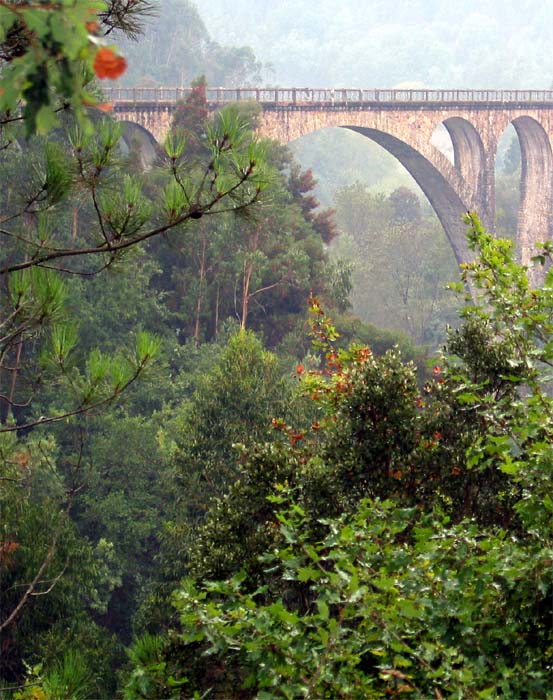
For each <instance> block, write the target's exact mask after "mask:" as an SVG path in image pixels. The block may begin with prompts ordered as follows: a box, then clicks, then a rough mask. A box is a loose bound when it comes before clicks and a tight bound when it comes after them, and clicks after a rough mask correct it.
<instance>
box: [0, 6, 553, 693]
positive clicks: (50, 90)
mask: <svg viewBox="0 0 553 700" xmlns="http://www.w3.org/2000/svg"><path fill="white" fill-rule="evenodd" d="M529 4H531V3H529ZM200 9H201V12H202V14H200V10H198V9H197V8H196V7H195V6H194V5H192V4H191V3H190V2H188V0H180V2H177V0H171V2H170V3H168V2H167V3H165V2H164V3H162V4H161V5H159V6H153V5H150V3H149V2H148V1H147V0H138V1H137V0H110V1H109V2H108V3H107V4H103V3H98V2H94V1H93V0H76V2H75V3H74V4H71V3H67V2H61V3H57V2H52V3H48V4H44V3H42V2H37V3H35V2H30V3H24V4H21V3H18V4H17V5H16V6H15V5H12V4H10V3H8V4H2V3H0V49H1V51H0V61H1V63H0V139H1V148H0V177H1V179H2V183H3V187H2V188H1V190H0V242H1V247H0V516H1V518H0V603H1V604H0V700H111V699H113V700H198V699H199V698H203V699H205V700H303V699H305V698H309V700H335V699H340V698H342V699H343V700H371V699H374V700H385V699H387V698H405V699H407V698H411V699H414V700H429V698H434V699H435V700H446V699H447V700H461V699H463V700H465V699H466V700H483V699H485V698H488V699H492V700H494V699H495V698H497V699H499V698H508V699H512V700H550V698H551V688H552V687H553V620H552V618H551V610H552V609H553V566H552V562H553V530H552V524H553V517H552V516H553V499H552V497H551V493H552V490H551V488H552V465H553V448H552V440H553V403H552V401H553V400H552V398H551V371H550V368H551V366H552V364H553V344H552V342H551V338H552V333H553V322H552V319H553V297H552V293H551V290H552V289H553V268H552V267H551V255H552V247H551V244H550V242H548V243H546V244H545V245H544V246H543V247H542V248H540V250H539V251H537V252H539V255H538V257H537V258H536V260H535V261H534V262H535V264H536V265H538V266H540V270H541V271H542V272H543V276H544V282H543V284H542V285H541V286H538V287H535V288H532V287H530V285H529V282H528V270H527V269H526V268H524V267H523V266H521V265H520V264H519V263H518V262H517V253H516V250H515V248H514V245H513V242H512V241H510V240H508V239H505V238H499V237H495V236H494V235H493V234H491V233H488V232H486V231H485V230H484V229H483V228H482V226H481V224H480V222H479V220H478V215H477V213H470V214H467V216H466V217H465V224H466V226H467V238H468V243H469V245H470V247H471V249H472V250H473V251H474V260H473V262H470V263H467V264H465V265H463V267H462V269H461V270H459V268H458V266H456V264H455V262H454V260H453V257H452V252H451V250H450V248H449V247H448V245H447V243H446V240H445V237H444V234H443V231H442V230H441V229H440V227H439V225H438V224H437V221H436V218H435V216H434V215H433V214H432V212H431V211H430V209H429V206H428V205H427V204H426V203H425V202H424V201H423V199H422V198H421V197H420V196H419V194H418V193H417V192H416V191H415V190H414V189H413V188H412V187H411V183H410V181H409V180H408V179H407V178H406V177H405V175H401V174H400V172H399V170H398V168H397V167H396V165H395V164H394V163H393V162H392V161H390V160H389V159H387V158H384V157H383V156H382V155H381V153H380V151H378V150H376V148H367V149H366V150H365V154H363V152H362V150H361V149H362V145H361V144H362V143H363V145H365V141H364V140H363V139H361V138H360V137H359V135H355V134H350V135H347V136H345V132H344V131H342V130H329V131H328V132H327V133H326V134H324V135H323V136H321V135H320V134H315V135H313V137H312V138H311V141H310V142H308V141H307V140H306V141H304V142H303V143H302V142H300V143H299V144H296V145H295V147H294V148H288V147H285V146H283V145H282V144H279V143H277V142H274V141H270V140H266V139H261V138H259V137H258V136H257V135H256V132H255V127H256V121H257V119H258V117H259V112H258V108H257V107H256V106H255V105H251V104H237V105H231V106H229V107H227V108H225V109H222V110H220V111H218V112H217V113H215V114H211V115H210V114H209V112H208V109H207V104H206V91H205V88H206V85H207V84H217V83H226V84H242V83H247V82H249V81H257V80H258V79H264V78H263V76H264V75H267V71H268V68H267V66H266V65H265V64H266V62H267V61H269V60H272V58H271V55H269V53H267V54H265V53H264V52H263V51H261V50H258V47H259V44H256V43H255V42H253V41H251V42H250V34H249V32H251V31H254V30H255V31H256V32H260V31H261V30H260V27H261V26H262V25H263V26H264V27H265V29H264V31H265V35H264V37H265V39H264V41H265V45H266V48H267V49H268V48H269V47H273V49H274V47H277V46H278V42H277V39H276V36H277V35H278V36H279V37H280V39H279V41H281V42H282V44H281V49H280V51H281V53H280V54H279V55H280V56H281V57H283V58H285V59H286V61H288V60H289V59H290V60H291V59H294V58H296V59H297V56H299V55H301V56H302V61H301V62H300V61H298V62H297V65H296V68H297V73H296V74H295V76H294V80H291V81H290V82H295V83H297V81H298V80H300V79H301V75H302V74H301V71H302V70H304V69H305V70H307V69H308V67H309V62H310V61H311V60H312V61H313V65H317V66H318V68H319V69H320V68H322V67H324V66H323V64H322V63H321V56H322V55H323V54H320V55H319V58H318V59H317V60H315V59H314V56H315V53H312V52H310V49H309V47H305V46H304V47H303V48H301V40H300V39H301V36H307V35H308V34H309V33H311V36H312V41H313V44H312V45H313V46H315V43H316V42H318V44H317V45H318V46H319V49H320V50H324V51H328V52H329V53H328V56H330V55H335V56H338V54H340V52H341V50H342V49H341V48H339V46H338V45H334V47H333V44H332V40H331V37H332V36H335V34H333V32H336V31H337V30H339V31H341V32H342V34H343V38H344V44H343V45H342V44H340V46H346V45H347V51H349V52H352V53H351V55H354V54H355V55H356V56H357V60H358V66H359V69H361V68H362V63H363V61H364V60H366V59H367V51H368V50H369V48H370V51H371V52H373V53H374V54H375V55H377V54H379V53H381V54H382V55H379V56H378V60H380V61H382V62H383V63H384V62H385V63H386V65H387V66H388V68H389V70H390V71H392V69H393V65H394V63H395V59H394V58H393V56H395V55H396V54H397V50H398V49H399V48H401V50H402V51H405V55H406V56H409V60H410V61H412V62H413V64H414V65H418V63H417V62H418V61H419V58H418V57H420V56H422V54H421V51H422V47H417V48H418V53H417V51H415V47H414V45H413V46H412V45H411V44H409V43H408V42H407V39H406V41H405V42H404V44H403V46H401V47H400V46H399V43H398V42H396V40H395V39H394V40H393V42H392V43H393V45H394V50H395V51H396V53H392V57H391V58H390V57H388V58H387V57H386V56H385V55H384V54H383V53H382V52H381V47H382V46H384V44H386V46H388V43H387V42H388V39H386V40H385V39H384V38H385V37H388V38H390V37H395V36H396V35H395V34H394V32H400V25H401V24H402V23H403V28H402V30H401V32H402V33H401V36H402V37H407V38H408V37H409V36H411V37H413V40H414V37H416V32H413V33H412V34H407V33H406V32H405V26H409V22H410V18H414V17H417V18H418V23H417V27H419V26H420V28H425V31H426V30H428V31H429V33H428V37H431V36H433V35H432V34H431V32H430V30H429V24H430V25H431V27H434V29H435V31H436V32H437V34H440V36H441V37H442V40H443V41H445V43H446V45H448V46H449V50H450V51H453V48H454V46H453V44H454V42H453V38H454V37H456V36H458V34H457V32H458V31H459V27H460V26H461V24H463V23H466V22H468V23H469V24H463V26H465V27H466V26H473V27H474V24H475V21H474V16H475V15H474V13H475V12H476V11H477V10H476V8H475V9H474V12H473V13H471V8H470V7H469V8H467V9H465V10H461V9H460V8H458V9H457V10H455V12H448V9H447V8H446V7H444V6H443V5H438V4H436V3H432V2H426V3H422V2H421V3H415V2H411V3H402V2H400V3H399V5H398V8H397V12H396V13H395V16H394V18H393V19H394V24H393V25H391V24H390V18H389V8H388V10H386V8H385V7H384V5H383V4H380V3H378V2H375V3H373V4H371V5H370V7H369V9H368V8H367V6H366V5H364V4H363V3H355V2H353V1H352V2H348V3H343V4H342V3H331V2H322V3H320V5H318V6H315V5H314V4H313V3H308V2H298V3H296V4H295V5H294V6H293V7H292V5H291V4H289V3H288V2H282V3H277V4H274V3H266V2H259V3H256V4H255V5H252V6H250V5H246V4H245V3H241V2H237V3H236V4H234V5H233V6H232V8H230V6H229V5H228V4H223V3H219V2H212V3H211V4H210V6H209V8H203V7H202V8H200ZM231 9H232V12H231V11H230V10H231ZM204 10H205V12H204ZM208 10H209V11H208ZM479 11H480V12H481V13H483V14H482V16H483V17H488V18H489V17H491V14H490V13H491V12H492V5H491V4H489V7H485V8H484V7H482V6H480V10H479ZM547 12H548V11H547V9H542V10H541V15H539V16H540V22H541V23H542V24H543V23H545V20H546V19H547V17H548V14H547ZM248 13H249V14H248ZM486 13H488V14H486ZM369 16H370V23H369V24H370V27H369V25H368V24H363V22H365V23H367V22H369V20H368V17H369ZM536 16H538V15H536ZM359 17H362V19H363V21H362V22H360V21H359V20H358V19H356V18H359ZM515 19H516V17H515V15H514V14H513V12H511V9H510V8H507V9H506V10H505V12H504V17H503V18H502V22H503V24H504V26H505V27H508V26H512V23H514V22H515ZM470 22H472V23H473V24H472V25H470ZM509 23H511V24H509ZM148 24H149V25H150V27H154V28H155V29H154V30H152V29H150V30H148V29H147V26H148ZM354 24H355V26H354ZM482 24H483V25H484V26H485V22H484V21H482ZM503 24H502V26H503ZM532 26H533V25H532ZM363 27H365V31H366V36H365V42H364V43H363V46H364V47H365V50H364V52H363V51H362V50H361V44H359V43H357V44H356V43H355V42H356V41H357V42H361V34H362V31H363V29H362V28H363ZM391 27H395V29H393V30H392V29H391ZM438 27H442V28H443V31H441V30H440V32H441V33H440V32H439V31H438ZM237 28H242V29H243V31H242V32H241V33H239V32H238V29H237ZM369 29H370V31H369ZM223 30H224V31H223ZM300 30H301V31H300ZM323 30H324V31H325V32H327V33H326V34H323V33H322V32H323ZM350 30H351V32H353V33H352V34H351V35H348V31H350ZM143 31H146V33H145V34H143V33H142V32H143ZM433 31H434V30H433ZM502 31H507V29H502ZM528 31H529V30H528ZM379 32H380V34H379ZM448 32H449V33H448ZM437 34H436V35H437ZM377 35H378V36H380V38H381V43H378V42H376V39H375V37H377ZM258 36H259V37H261V36H262V34H261V33H259V34H258ZM293 36H296V44H295V46H294V49H293V50H292V43H293V42H291V37H293ZM348 36H349V38H347V37H348ZM397 36H399V34H397ZM477 36H479V35H477V33H475V30H474V29H473V38H474V40H475V41H476V43H477V44H478V41H477ZM536 36H537V39H539V41H538V40H536V41H535V46H534V47H533V49H532V50H535V49H536V47H537V46H539V45H540V42H541V41H545V40H546V38H547V32H546V31H545V30H544V32H543V33H539V34H537V35H536ZM114 37H115V38H117V40H118V41H119V43H120V45H121V47H123V49H120V48H117V46H116V44H115V39H114ZM325 37H326V38H325ZM356 37H357V38H356ZM448 37H449V38H448ZM323 39H324V40H323ZM446 39H447V40H446ZM467 41H468V39H467ZM132 42H135V43H134V45H133V44H132ZM244 42H248V43H247V44H244ZM348 42H349V43H348ZM371 42H373V43H371ZM375 42H376V43H375ZM448 42H449V44H448ZM250 43H251V46H252V47H253V48H250V47H249V44H250ZM132 46H134V48H131V47H132ZM478 46H480V44H478ZM367 47H369V48H367ZM371 47H372V48H371ZM300 49H301V53H297V54H294V52H293V51H298V52H299V51H300ZM319 49H317V51H319ZM122 50H124V51H125V55H123V53H122ZM271 50H272V49H271ZM332 51H334V54H332V53H331V52H332ZM440 51H441V49H440ZM459 51H460V49H459ZM525 51H526V49H525ZM427 53H428V52H427ZM438 53H439V52H438ZM428 55H431V52H429V53H428ZM526 55H528V56H529V58H530V59H531V58H532V56H533V55H534V54H533V53H532V51H530V50H529V51H528V53H527V54H526V53H525V56H526ZM459 56H460V53H459ZM426 57H427V54H425V60H426ZM498 57H499V59H501V60H504V56H503V58H502V54H501V53H500V52H499V53H497V54H495V53H491V52H490V61H491V60H492V58H493V60H496V59H497V60H499V59H498ZM342 58H343V60H345V59H346V55H345V54H344V56H343V57H342ZM340 60H342V59H340ZM420 60H421V61H422V58H421V59H420ZM459 60H460V58H459ZM513 61H514V59H513V60H511V62H510V64H509V66H506V67H505V71H507V70H513V65H515V64H514V63H513ZM504 62H505V61H504ZM282 65H284V63H283V64H282ZM397 65H398V66H399V63H397ZM423 65H424V62H422V63H421V66H423ZM302 66H303V67H302ZM463 66H464V67H465V68H466V69H467V70H468V68H467V66H468V64H467V63H463ZM327 68H328V69H329V70H330V69H332V70H334V69H336V70H337V69H338V68H339V66H338V64H336V65H335V66H331V65H330V61H329V63H328V66H327ZM276 70H277V67H276V65H275V71H276ZM278 70H281V68H278ZM306 75H307V73H306ZM329 75H330V74H329ZM374 75H375V76H377V75H380V77H381V78H382V79H384V73H381V74H378V73H377V71H376V68H375V72H374ZM410 77H411V78H412V77H413V73H412V72H411V73H410ZM314 78H315V76H314V74H311V77H310V79H309V80H310V81H311V79H314ZM117 79H119V80H122V81H126V82H127V84H134V83H136V82H144V83H149V84H154V83H157V84H168V83H171V82H174V83H178V84H182V83H190V84H191V85H192V88H193V89H192V91H191V93H190V94H189V97H188V98H187V99H186V100H185V101H184V102H182V103H181V104H179V106H178V109H176V110H175V112H174V114H173V116H172V121H171V125H170V129H169V133H168V135H167V137H166V139H165V140H164V142H163V143H161V144H157V146H156V147H155V149H154V158H153V161H152V162H151V163H150V164H149V165H148V167H145V166H144V161H143V158H142V157H141V152H140V143H139V142H137V141H136V140H133V138H132V137H131V136H129V134H128V132H126V131H125V130H124V129H123V127H122V126H121V125H120V124H118V123H117V121H116V119H115V118H114V115H113V114H111V113H110V110H111V106H110V105H109V104H107V103H106V102H105V98H103V97H102V89H101V88H102V86H103V85H105V84H106V83H105V82H103V81H105V80H117ZM296 79H297V80H296ZM376 80H377V77H375V78H374V81H376ZM372 84H376V82H373V83H372ZM513 144H515V145H513ZM358 148H359V150H357V149H358ZM360 153H361V155H359V154H360ZM368 154H370V155H371V157H372V158H373V164H374V163H376V162H377V163H379V164H380V166H381V170H380V172H378V173H375V172H373V171H371V168H370V166H369V161H368V160H367V161H365V156H367V158H368ZM297 156H299V158H298V157H297ZM309 160H311V161H312V163H309V165H312V166H313V170H312V169H311V167H306V161H308V162H309ZM497 167H498V171H499V172H500V174H501V177H500V178H499V180H498V183H499V186H498V204H499V216H498V231H497V232H498V233H505V234H507V235H511V236H512V233H513V223H514V221H515V218H516V208H517V201H518V192H517V187H518V182H519V180H520V151H519V149H517V147H516V142H510V141H507V142H506V143H505V144H503V145H502V147H501V150H500V152H499V153H498V158H497ZM314 171H318V172H319V173H320V175H321V176H322V180H321V182H319V183H317V174H314ZM321 202H322V203H321ZM448 282H451V284H450V285H449V288H446V287H448Z"/></svg>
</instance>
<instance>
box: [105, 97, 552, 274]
mask: <svg viewBox="0 0 553 700" xmlns="http://www.w3.org/2000/svg"><path fill="white" fill-rule="evenodd" d="M189 92H190V88H112V89H110V90H107V91H106V93H107V98H108V99H109V100H110V101H111V102H112V104H113V107H114V113H115V116H116V118H117V119H118V120H120V121H122V122H124V123H125V124H126V128H127V130H128V132H127V136H129V135H131V136H132V135H133V134H134V135H135V136H138V137H139V138H140V139H141V142H142V143H143V144H144V146H145V147H146V148H148V147H149V148H150V149H153V147H154V146H155V141H157V142H161V141H162V140H163V138H164V136H165V134H166V133H167V130H168V128H169V126H170V122H171V114H172V112H173V110H174V109H175V107H176V105H177V103H178V102H179V101H181V100H183V99H185V98H186V97H187V95H188V94H189ZM206 98H207V106H208V109H209V110H211V111H215V110H217V109H219V108H221V107H222V106H224V105H225V104H229V103H233V102H245V101H253V102H256V103H257V104H259V106H260V108H261V114H260V119H259V127H258V131H259V133H260V135H262V136H266V137H269V138H273V139H277V140H278V141H281V142H289V141H292V140H294V139H297V138H299V137H301V136H304V135H306V134H308V133H310V132H312V131H316V130H319V129H323V128H325V127H331V126H340V127H344V128H347V129H351V130H353V131H357V132H359V133H361V134H363V135H364V136H366V137H368V138H370V139H372V140H373V141H375V142H376V143H378V144H379V145H380V146H382V147H383V148H385V149H386V150H387V151H389V152H390V153H391V154H392V155H393V156H395V157H396V158H397V159H398V160H399V161H400V162H401V163H402V165H403V166H404V167H405V168H406V169H407V170H408V172H409V173H410V174H411V175H412V177H413V178H414V179H415V180H416V182H417V183H418V185H419V186H420V187H421V189H422V190H423V192H424V194H425V195H426V197H427V198H428V200H429V202H430V204H431V205H432V207H433V208H434V210H435V212H436V214H437V215H438V218H439V219H440V221H441V223H442V226H443V228H444V230H445V232H446V235H447V237H448V239H449V241H450V243H451V246H452V248H453V251H454V253H455V256H456V258H457V261H458V262H465V261H467V260H469V259H470V257H471V254H470V252H469V250H468V248H467V244H466V239H465V229H466V227H465V225H464V223H463V222H462V220H461V217H462V214H463V213H464V212H466V211H468V210H470V211H476V212H478V213H479V215H480V217H481V219H482V221H483V222H484V224H485V225H486V226H487V227H489V228H490V229H492V230H493V227H494V217H495V157H496V152H497V147H498V143H499V141H500V139H501V137H502V135H503V133H504V131H505V129H506V128H507V127H508V126H509V124H512V125H513V126H514V128H515V130H516V133H517V135H518V139H519V142H520V148H521V160H522V163H521V165H522V172H521V198H520V207H519V216H518V231H517V244H518V251H519V256H520V259H521V261H522V262H523V263H525V264H528V263H529V261H530V259H531V257H532V255H534V254H535V249H536V243H538V242H540V241H545V240H549V239H551V238H553V150H552V144H553V91H541V90H540V91H536V90H516V91H476V90H357V89H355V90H352V89H315V90H313V89H308V88H305V89H304V88H288V89H271V90H269V89H264V88H263V89H262V88H248V89H246V88H240V89H234V88H232V89H231V88H212V89H208V90H207V91H206ZM440 125H443V126H444V127H445V128H446V129H447V131H448V132H449V136H450V137H451V142H452V145H453V162H451V161H450V160H449V159H448V158H447V157H446V156H445V155H444V154H443V153H442V152H441V151H440V150H438V149H437V148H436V147H435V146H434V145H433V144H432V136H433V134H434V132H435V131H436V129H437V128H438V127H440Z"/></svg>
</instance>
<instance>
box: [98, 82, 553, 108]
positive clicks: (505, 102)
mask: <svg viewBox="0 0 553 700" xmlns="http://www.w3.org/2000/svg"><path fill="white" fill-rule="evenodd" d="M191 92H192V88H182V87H129V88H126V87H112V88H105V89H104V94H105V95H106V97H107V99H109V100H110V101H111V102H113V103H116V104H118V105H127V104H129V105H130V104H136V103H140V104H141V105H145V104H148V105H151V106H152V107H156V108H158V109H163V108H170V107H172V106H174V105H175V103H176V102H179V101H181V100H185V99H186V98H187V97H188V96H189V95H190V94H191ZM206 100H207V103H208V104H210V105H213V106H216V105H221V104H225V103H231V102H258V103H260V104H262V105H263V106H264V107H265V108H269V109H270V108H273V109H278V108H282V107H284V108H289V107H293V106H294V105H297V106H298V107H300V108H302V109H306V108H309V107H310V106H311V107H312V108H314V109H315V108H320V107H321V106H324V107H326V108H328V107H329V106H330V107H331V106H332V105H335V106H337V107H338V106H339V107H340V108H343V107H344V106H348V107H349V108H354V109H361V108H362V109H367V108H370V107H371V106H374V107H377V108H378V109H383V108H384V109H386V108H392V109H401V108H402V107H404V108H407V109H416V108H421V109H432V108H433V107H434V108H442V107H444V106H445V105H447V106H452V107H453V106H462V107H467V106H471V107H473V108H479V107H486V108H494V107H495V108H498V109H504V108H505V107H521V106H524V107H529V106H533V107H536V106H540V107H544V106H547V107H552V106H553V90H362V89H352V88H347V89H346V88H340V89H333V88H317V89H312V88H274V89H268V88H208V89H207V90H206Z"/></svg>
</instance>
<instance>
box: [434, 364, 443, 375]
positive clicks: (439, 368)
mask: <svg viewBox="0 0 553 700" xmlns="http://www.w3.org/2000/svg"><path fill="white" fill-rule="evenodd" d="M432 371H433V372H434V374H435V375H436V376H438V375H439V374H441V373H442V368H441V367H438V365H436V366H435V367H434V369H433V370H432Z"/></svg>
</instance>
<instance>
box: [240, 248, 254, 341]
mask: <svg viewBox="0 0 553 700" xmlns="http://www.w3.org/2000/svg"><path fill="white" fill-rule="evenodd" d="M252 272H253V263H252V262H249V263H246V261H244V270H243V273H242V318H241V319H240V328H241V329H242V330H243V331H244V330H246V324H247V322H248V306H249V303H250V283H251V280H252Z"/></svg>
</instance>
